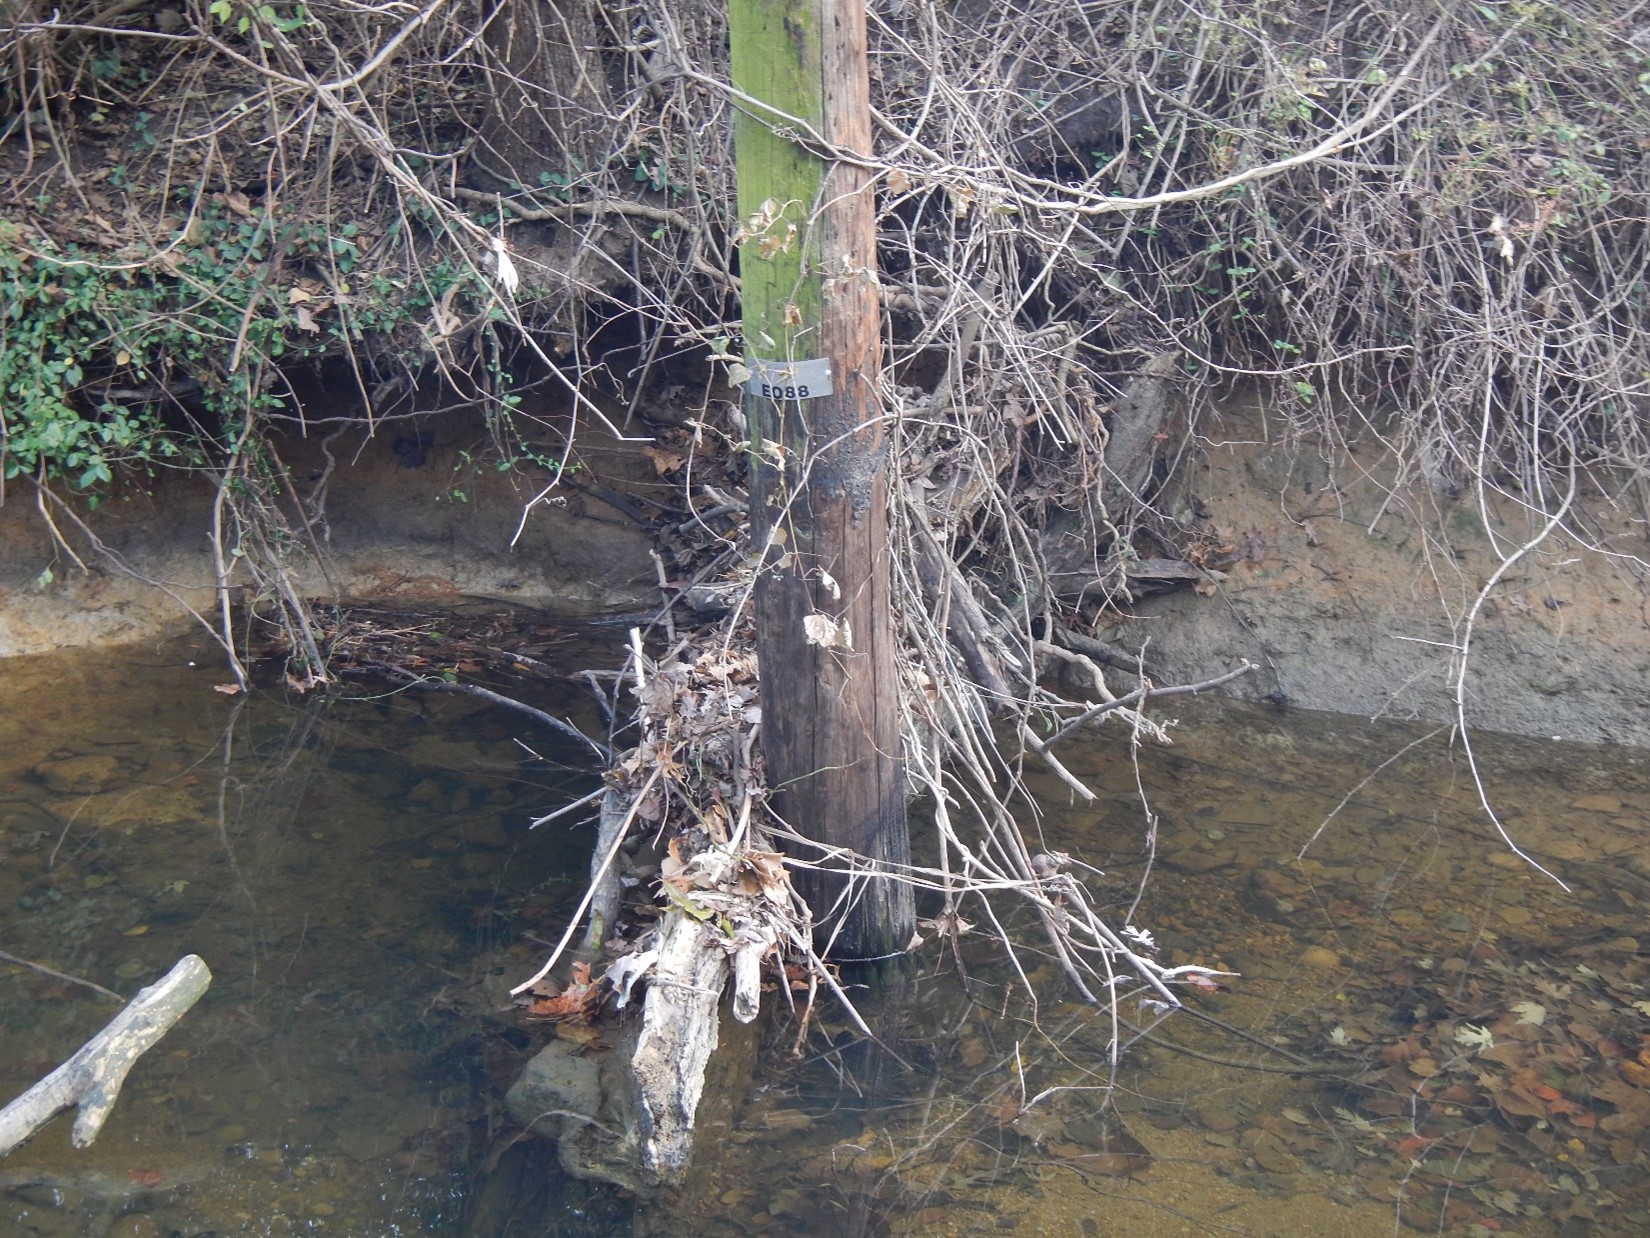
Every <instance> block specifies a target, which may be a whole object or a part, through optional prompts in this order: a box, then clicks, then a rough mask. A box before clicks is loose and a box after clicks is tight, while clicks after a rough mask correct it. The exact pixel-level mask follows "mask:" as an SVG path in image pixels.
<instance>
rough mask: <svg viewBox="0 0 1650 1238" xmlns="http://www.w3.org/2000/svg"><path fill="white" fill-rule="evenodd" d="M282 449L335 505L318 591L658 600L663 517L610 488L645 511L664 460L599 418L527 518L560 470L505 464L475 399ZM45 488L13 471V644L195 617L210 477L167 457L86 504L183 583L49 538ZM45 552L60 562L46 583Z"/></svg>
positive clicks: (555, 601) (104, 527)
mask: <svg viewBox="0 0 1650 1238" xmlns="http://www.w3.org/2000/svg"><path fill="white" fill-rule="evenodd" d="M281 450H282V453H283V455H284V457H285V459H286V461H287V463H288V464H289V465H291V466H292V469H293V472H294V475H295V477H296V479H297V482H298V486H299V489H300V495H301V497H302V498H304V499H306V500H307V499H308V498H309V497H310V491H311V490H313V488H314V487H316V486H318V485H321V484H322V483H323V479H324V488H325V493H324V500H325V504H324V511H325V520H324V522H321V523H318V524H317V525H316V531H317V534H318V536H319V537H321V538H323V539H324V543H325V548H326V551H327V561H328V564H329V567H330V569H331V573H332V580H331V581H329V580H328V579H327V578H326V577H324V576H323V575H322V574H321V573H319V572H318V571H316V570H314V565H313V564H311V563H306V561H305V560H304V559H302V558H301V557H300V558H298V559H296V560H295V562H296V563H297V565H298V566H299V568H300V569H301V570H303V569H306V568H307V569H308V570H303V589H304V591H305V592H307V593H309V594H311V595H314V596H317V597H329V596H337V597H339V598H340V599H342V600H344V601H373V602H381V603H389V604H394V605H402V606H406V607H409V608H416V607H417V606H419V605H430V604H440V605H449V606H450V605H455V604H459V603H462V602H465V601H483V602H485V601H491V602H495V603H498V604H501V605H503V604H509V605H514V606H532V607H540V608H543V609H545V610H549V611H552V612H554V613H558V614H590V613H594V612H599V611H605V610H614V609H626V608H633V607H638V606H646V605H653V604H656V603H657V601H658V597H659V594H658V589H657V585H656V576H655V574H654V569H653V565H652V562H651V560H650V559H649V558H648V549H649V547H650V546H651V544H652V539H651V535H650V533H649V532H648V531H647V530H646V529H645V528H643V527H642V525H641V524H640V523H639V522H638V520H636V519H634V518H633V517H632V515H631V514H630V513H627V512H626V511H624V510H621V508H620V507H616V506H614V505H613V504H612V503H610V502H608V501H605V500H604V499H603V498H601V497H599V495H600V494H603V493H605V494H609V495H612V496H621V495H622V496H627V499H626V500H625V501H628V503H629V505H630V506H631V508H632V510H633V511H636V510H641V511H645V510H646V509H647V502H648V496H649V494H650V492H651V491H652V490H653V489H654V488H655V487H656V486H657V483H656V482H655V481H653V480H652V478H653V475H654V470H653V468H652V467H651V465H649V464H648V463H647V461H646V460H644V459H641V458H639V457H638V456H636V454H635V453H634V452H633V451H630V450H625V449H623V448H622V447H621V445H620V444H618V443H616V442H614V441H612V440H611V439H610V438H607V437H604V436H603V435H602V434H601V433H600V432H599V430H598V429H596V428H581V429H580V432H579V451H578V453H577V455H576V456H575V457H574V458H573V463H574V464H575V465H576V466H577V468H576V469H575V470H573V471H570V473H569V475H568V479H567V481H566V483H564V484H563V485H562V486H561V487H560V488H558V489H557V490H556V491H555V492H554V500H553V501H550V502H544V503H540V504H538V505H537V506H536V507H534V509H533V510H532V512H531V513H530V514H529V515H528V516H527V517H526V519H525V521H524V519H523V507H524V505H525V504H526V503H527V502H528V501H529V500H530V499H532V498H533V496H534V495H535V494H537V493H538V492H539V491H540V490H542V489H543V487H544V486H545V485H546V484H547V483H548V480H549V474H548V473H547V472H544V471H542V470H535V469H532V468H531V467H528V468H526V469H523V470H520V471H517V472H513V473H512V472H501V471H500V470H499V469H498V468H496V467H495V466H494V463H493V461H494V460H496V454H495V453H494V452H493V451H492V448H491V444H490V442H489V439H488V435H487V432H486V429H485V427H484V426H483V425H482V424H481V422H480V419H479V418H477V417H474V416H470V415H466V414H449V415H443V416H439V417H432V418H428V419H421V420H420V421H419V422H418V423H417V426H416V429H406V430H396V429H393V428H385V429H383V430H381V431H380V433H379V434H378V435H376V436H375V437H372V438H368V437H366V435H365V434H364V433H354V432H352V433H348V434H345V435H341V436H339V438H337V439H335V440H333V442H332V443H331V444H330V446H329V447H328V449H327V450H328V451H330V453H331V456H332V458H333V459H334V460H335V461H336V464H335V465H334V466H333V468H332V471H331V473H330V474H327V472H326V469H327V456H326V453H325V452H324V451H323V449H322V446H321V443H320V440H319V439H318V438H309V439H298V440H293V441H289V442H286V443H283V444H282V446H281ZM661 497H662V495H661ZM33 500H34V496H33V493H32V492H31V491H29V490H28V489H27V488H26V487H20V486H18V485H17V484H16V483H12V485H11V486H10V488H9V489H8V491H7V493H6V501H5V504H4V506H3V507H0V657H8V656H13V655H17V654H26V653H39V652H43V651H46V650H50V649H62V648H67V647H72V646H83V645H102V644H116V643H120V642H127V641H140V640H147V639H151V638H153V637H156V636H163V635H171V634H174V633H176V632H178V631H180V630H182V629H183V628H185V627H187V626H188V625H189V624H191V623H192V622H193V620H191V619H190V618H189V616H188V614H187V612H186V611H185V610H184V609H183V604H184V603H186V604H187V605H189V606H192V607H194V608H195V609H196V610H198V611H200V612H202V613H203V614H208V615H210V613H211V612H212V608H213V607H214V606H215V604H216V602H215V595H214V592H213V568H212V554H211V548H210V530H211V528H212V492H211V487H210V486H209V485H208V484H206V483H205V482H203V481H201V480H199V479H197V478H193V477H189V476H178V477H173V476H167V475H162V476H161V477H159V478H157V480H156V484H155V485H154V486H153V487H152V488H150V489H149V490H144V489H141V488H137V487H127V488H125V489H123V490H122V491H120V492H119V493H117V494H116V495H115V496H114V497H113V498H111V499H108V500H106V501H105V502H104V503H103V504H101V505H100V506H99V507H98V508H97V510H96V511H94V512H91V513H84V512H83V513H82V514H83V518H84V519H85V521H86V523H87V525H88V526H89V527H90V528H91V529H92V531H93V532H94V533H95V534H96V536H97V537H98V538H99V539H101V540H102V541H103V542H104V544H105V545H107V546H108V547H109V549H111V550H112V551H114V552H115V554H117V555H118V556H119V558H120V560H121V561H122V562H124V563H125V564H127V565H129V566H130V567H131V568H132V569H133V570H134V571H135V572H137V573H141V574H142V575H143V576H146V577H149V578H151V579H153V580H156V581H161V582H163V583H164V584H165V585H166V586H167V588H168V589H169V590H170V591H171V593H172V594H174V595H175V596H168V594H167V593H165V592H162V591H161V590H158V589H155V588H153V587H151V586H149V585H147V584H144V583H143V582H142V581H140V580H138V579H136V578H134V577H133V576H132V575H131V574H128V573H125V572H122V571H121V570H119V568H118V567H116V566H115V564H114V563H113V562H112V561H111V559H110V557H109V556H107V555H100V554H98V553H97V552H96V551H95V550H94V549H93V548H92V547H91V546H90V544H89V542H88V539H87V538H86V537H85V536H84V535H83V534H82V533H80V532H79V531H77V530H75V529H74V527H73V526H72V524H70V523H69V522H68V521H66V520H64V519H62V518H59V519H58V520H57V521H56V524H57V527H58V529H59V531H60V532H61V533H62V534H63V535H64V537H65V538H66V540H67V541H68V542H69V543H70V545H71V546H73V548H74V551H75V553H76V554H78V555H79V556H80V557H81V559H82V560H83V562H84V563H85V566H86V569H87V570H85V571H82V570H81V569H80V568H79V567H77V566H76V564H75V563H74V561H73V560H72V559H71V558H70V557H69V556H68V554H67V553H65V552H64V551H63V550H62V548H61V547H59V546H56V545H54V542H53V538H52V536H51V531H50V529H49V528H48V527H47V525H46V522H45V521H44V520H43V519H42V518H41V515H40V513H39V512H38V511H37V510H36V508H35V505H34V501H33ZM518 527H519V528H520V530H521V535H520V537H519V538H516V533H517V529H518ZM512 539H515V544H514V545H513V546H512V544H511V542H512ZM46 568H50V569H51V575H52V580H51V583H49V584H41V583H40V576H41V572H42V570H43V569H46ZM231 583H233V584H241V583H244V577H243V576H240V575H236V576H234V577H232V579H231Z"/></svg>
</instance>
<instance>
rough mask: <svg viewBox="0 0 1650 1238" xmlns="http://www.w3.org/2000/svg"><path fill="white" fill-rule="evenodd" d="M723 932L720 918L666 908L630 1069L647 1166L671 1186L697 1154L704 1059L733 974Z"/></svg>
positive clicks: (640, 1145)
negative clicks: (706, 919) (696, 1124)
mask: <svg viewBox="0 0 1650 1238" xmlns="http://www.w3.org/2000/svg"><path fill="white" fill-rule="evenodd" d="M721 938H722V932H721V930H720V929H718V928H717V927H715V926H714V925H713V924H709V923H706V922H704V921H701V920H696V919H694V918H693V917H692V916H690V915H687V914H685V913H684V912H682V911H670V912H667V913H666V915H665V918H664V923H663V924H662V925H661V926H660V929H659V946H658V949H659V958H658V961H657V962H655V963H654V965H653V971H652V974H651V975H650V976H649V978H648V990H647V1000H646V1001H645V1002H644V1004H643V1007H642V1030H641V1033H640V1035H638V1037H637V1038H636V1050H635V1052H634V1053H633V1054H632V1055H631V1059H630V1069H631V1073H632V1077H633V1078H634V1079H635V1084H636V1118H637V1121H636V1127H637V1130H636V1136H637V1144H638V1150H639V1152H640V1153H641V1159H642V1166H643V1168H644V1169H645V1170H646V1171H647V1173H648V1175H649V1176H650V1177H651V1178H652V1179H653V1180H654V1181H655V1182H657V1183H659V1184H662V1185H665V1186H675V1185H677V1184H678V1183H679V1182H680V1181H681V1177H682V1174H683V1173H684V1171H685V1170H686V1169H687V1166H688V1161H689V1160H690V1159H691V1157H692V1155H693V1126H694V1116H695V1114H696V1113H697V1112H698V1109H699V1096H700V1093H701V1092H703V1091H704V1086H705V1065H706V1063H708V1062H709V1061H710V1055H711V1054H712V1053H714V1052H715V1051H716V1029H717V1023H718V1021H719V1020H718V1013H717V1008H718V1006H719V1005H720V1004H721V1000H722V988H723V986H724V985H725V984H726V983H727V980H728V953H727V951H726V950H724V949H723V948H722V943H721Z"/></svg>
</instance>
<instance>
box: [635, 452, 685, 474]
mask: <svg viewBox="0 0 1650 1238" xmlns="http://www.w3.org/2000/svg"><path fill="white" fill-rule="evenodd" d="M642 454H643V455H644V456H646V457H647V458H648V459H649V460H651V461H653V468H654V471H655V472H656V473H658V474H659V476H661V477H663V476H664V475H665V474H666V473H671V472H674V471H675V470H677V469H679V468H681V467H682V466H683V465H684V464H686V463H687V461H688V458H687V456H686V455H685V454H684V453H682V452H679V451H666V450H661V449H660V448H657V447H644V448H642Z"/></svg>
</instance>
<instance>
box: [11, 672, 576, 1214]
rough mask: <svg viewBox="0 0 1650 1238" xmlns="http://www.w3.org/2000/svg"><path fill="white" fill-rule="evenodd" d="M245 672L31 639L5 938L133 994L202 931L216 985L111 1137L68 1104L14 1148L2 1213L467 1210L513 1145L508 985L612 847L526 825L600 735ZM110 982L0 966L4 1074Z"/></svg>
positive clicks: (19, 709)
mask: <svg viewBox="0 0 1650 1238" xmlns="http://www.w3.org/2000/svg"><path fill="white" fill-rule="evenodd" d="M191 658H193V659H194V660H195V661H197V662H198V663H199V665H198V666H191V665H190V664H189V663H190V660H191ZM222 678H224V676H223V674H222V671H221V668H220V667H219V666H218V665H217V664H216V663H215V662H214V660H213V659H212V658H211V655H210V653H209V652H207V651H198V650H197V651H191V650H190V649H188V648H183V647H178V646H168V647H166V648H164V649H162V650H160V651H158V652H150V651H142V652H138V653H127V654H125V655H122V656H116V655H100V656H96V657H86V656H72V657H71V656H62V657H54V658H51V659H41V660H28V661H16V662H10V663H8V664H7V667H6V676H5V680H4V683H3V686H0V693H3V696H4V699H3V700H0V949H4V950H5V951H6V952H7V953H9V954H11V955H14V956H17V957H20V958H23V959H28V960H31V961H34V962H38V963H42V964H46V965H48V966H50V967H53V968H55V969H57V970H59V971H62V972H66V973H69V974H71V975H75V976H80V977H84V978H86V979H88V980H92V981H95V982H97V983H100V984H103V985H106V986H108V987H109V988H112V989H115V990H117V991H119V992H121V993H123V994H127V995H130V994H131V993H134V992H135V991H136V990H137V989H138V988H140V987H142V986H143V985H145V984H148V983H151V982H152V981H153V980H155V979H156V978H158V977H159V976H160V975H162V974H163V973H164V972H165V971H166V970H167V969H168V968H169V967H170V966H171V965H172V964H173V963H174V962H175V961H176V960H177V959H178V958H180V957H181V956H183V955H184V954H186V953H189V952H195V953H198V954H200V955H201V956H202V957H203V958H204V959H206V961H207V963H208V965H209V966H210V967H211V968H212V971H213V973H214V982H213V985H212V987H211V989H210V990H209V991H208V993H207V995H206V997H205V998H204V999H202V1001H201V1002H200V1004H199V1005H197V1006H196V1007H195V1008H194V1009H193V1010H192V1011H191V1012H189V1014H187V1015H186V1016H185V1017H184V1019H183V1020H182V1021H181V1022H180V1023H179V1025H178V1026H177V1027H176V1028H174V1029H173V1031H172V1032H171V1033H170V1034H169V1035H168V1036H167V1037H166V1038H165V1039H164V1040H162V1041H161V1042H160V1044H159V1045H158V1046H157V1047H156V1049H154V1050H153V1051H151V1053H150V1054H148V1055H147V1056H146V1057H144V1058H143V1059H142V1060H141V1061H140V1062H139V1064H138V1066H137V1067H136V1069H135V1070H134V1071H133V1073H132V1076H131V1078H130V1080H129V1081H128V1083H127V1086H126V1088H125V1091H124V1093H123V1094H122V1096H121V1098H120V1101H119V1103H118V1104H117V1105H116V1107H115V1109H114V1114H113V1117H112V1118H111V1120H110V1121H109V1123H108V1125H107V1126H106V1127H105V1128H104V1130H103V1133H102V1135H101V1136H100V1137H99V1139H98V1141H97V1142H96V1144H94V1145H93V1147H92V1148H90V1149H88V1150H86V1151H82V1152H76V1151H73V1150H72V1149H70V1147H69V1143H68V1126H69V1121H68V1119H67V1118H66V1117H65V1118H62V1119H59V1120H58V1121H57V1122H56V1123H54V1124H53V1125H52V1126H50V1127H49V1128H47V1129H46V1130H45V1131H43V1132H42V1133H41V1134H39V1135H38V1136H36V1138H35V1139H34V1140H33V1141H32V1142H31V1143H29V1144H28V1145H26V1146H25V1147H23V1148H22V1149H19V1150H18V1151H16V1152H14V1153H13V1154H12V1155H11V1156H10V1157H8V1158H6V1159H5V1160H3V1161H0V1233H4V1234H8V1235H9V1234H13V1233H20V1234H32V1233H40V1234H54V1235H55V1234H76V1235H83V1234H92V1235H102V1234H104V1233H110V1234H118V1235H123V1236H125V1238H137V1236H139V1235H147V1234H156V1235H159V1234H172V1233H179V1234H185V1235H196V1234H202V1233H207V1232H215V1233H225V1234H228V1233H237V1234H239V1233H246V1234H272V1235H276V1234H289V1233H309V1232H328V1233H336V1234H347V1235H375V1234H401V1233H419V1232H426V1231H436V1230H443V1229H446V1230H451V1229H453V1228H455V1227H456V1226H457V1225H458V1224H459V1221H460V1217H461V1214H462V1212H463V1209H464V1205H465V1194H466V1189H465V1188H466V1184H467V1181H468V1176H467V1171H473V1170H474V1169H475V1168H476V1166H477V1165H478V1164H480V1163H481V1161H482V1159H483V1157H485V1156H486V1155H487V1153H488V1151H489V1146H488V1141H489V1137H490V1134H491V1128H490V1127H489V1124H488V1120H487V1111H486V1105H487V1103H488V1100H489V1098H492V1097H496V1095H497V1093H498V1091H499V1090H500V1088H501V1087H502V1086H503V1085H507V1083H508V1082H509V1080H510V1078H511V1077H512V1076H513V1074H514V1072H515V1071H516V1070H518V1069H519V1066H520V1063H521V1061H522V1060H523V1050H524V1047H525V1046H526V1044H527V1036H526V1034H525V1033H523V1032H521V1031H519V1030H518V1029H517V1028H515V1027H514V1026H513V1020H512V1019H511V1018H510V1017H509V1016H507V1015H499V1014H498V1013H497V1011H498V1009H499V1008H500V1007H501V1006H504V1005H505V1004H506V1003H505V1002H504V1001H503V1000H501V999H502V998H503V996H504V991H505V990H506V989H507V988H508V987H509V984H510V983H512V982H513V981H514V980H515V979H519V977H520V976H521V975H522V974H524V971H525V970H526V965H527V964H528V963H529V962H531V961H532V960H533V959H534V958H535V956H536V955H537V953H538V951H539V950H540V949H541V947H539V946H537V945H535V944H534V943H533V942H532V941H531V940H529V935H530V934H538V935H542V933H544V932H548V931H549V929H550V927H552V926H555V927H559V925H558V924H557V923H556V921H555V916H556V915H557V914H565V911H563V910H562V908H563V905H564V904H565V902H566V899H567V897H568V895H569V894H572V895H574V896H576V895H577V893H578V892H579V883H580V881H581V880H582V878H581V876H580V874H581V873H582V872H583V870H584V869H585V868H586V866H587V864H588V858H587V855H588V846H589V843H588V837H587V835H588V832H587V831H571V830H567V829H563V830H560V831H556V832H552V831H551V830H549V829H546V830H541V831H538V832H537V833H534V834H532V835H529V834H528V833H527V831H526V825H527V822H528V821H529V820H530V819H531V817H533V816H535V815H538V814H540V813H542V812H543V811H545V809H546V806H547V805H554V804H555V803H557V802H560V801H561V800H563V799H564V798H566V795H567V790H566V789H567V788H571V787H574V786H577V788H578V789H579V791H581V792H582V791H583V790H586V789H588V787H589V786H590V783H589V780H588V778H585V779H582V780H581V779H580V778H579V777H578V776H577V775H575V774H573V773H570V772H567V771H568V770H570V769H576V768H581V767H582V758H581V757H580V755H579V754H578V753H576V752H571V751H567V750H565V749H564V748H560V747H558V746H557V744H556V741H555V740H554V739H549V740H547V739H546V738H545V737H544V736H543V735H535V734H533V733H532V732H531V731H529V730H526V729H525V728H524V727H523V726H522V725H521V723H520V722H519V720H518V719H516V718H515V717H513V716H512V715H508V714H503V713H500V712H499V711H496V710H493V709H489V708H477V707H476V703H475V702H472V701H469V700H467V699H463V698H453V697H450V696H439V697H435V696H420V695H415V694H409V693H400V694H388V695H384V696H381V697H379V698H378V699H376V700H371V701H350V702H334V703H328V702H324V701H319V700H315V701H309V702H304V701H297V700H294V701H290V702H289V701H286V700H283V699H280V698H279V697H276V696H256V697H254V698H252V699H250V700H243V699H239V698H233V697H229V696H226V695H224V694H222V693H219V692H215V691H213V684H214V683H215V682H216V681H218V680H221V679H222ZM357 691H359V689H357ZM518 735H520V736H522V737H523V738H524V739H526V740H527V741H528V742H530V743H531V744H532V745H533V747H534V749H535V750H536V751H537V752H538V753H540V754H542V755H544V756H546V757H548V758H550V759H549V760H547V761H535V760H533V759H531V758H530V757H529V755H528V754H527V753H526V752H525V751H524V750H523V749H522V748H521V747H520V746H518V745H517V744H516V743H515V742H514V740H515V737H516V736H518ZM558 759H562V760H566V761H567V762H568V766H567V767H565V768H564V767H561V766H559V765H558V764H557V761H558ZM117 1008H118V1007H116V1005H115V1003H114V1002H113V1001H111V1000H108V999H106V998H103V997H100V996H98V995H97V994H96V993H94V992H92V991H90V990H88V989H86V988H81V987H77V986H73V985H67V984H64V983H62V982H60V981H57V980H53V979H51V978H50V977H47V976H44V975H42V974H40V973H39V972H36V971H33V970H29V969H27V968H23V967H20V966H17V965H14V964H9V963H5V962H3V961H0V1097H10V1096H11V1095H14V1094H16V1093H17V1092H19V1091H21V1090H22V1089H23V1088H24V1087H26V1086H28V1085H29V1084H31V1083H32V1082H34V1081H35V1079H37V1078H38V1077H40V1076H41V1075H43V1074H45V1073H46V1072H47V1071H48V1070H50V1069H51V1068H52V1067H54V1066H55V1065H56V1064H57V1063H58V1062H59V1061H60V1060H62V1058H64V1057H66V1056H67V1055H68V1054H69V1053H70V1052H72V1051H73V1050H74V1049H76V1048H78V1047H79V1045H80V1044H81V1043H82V1041H83V1040H84V1039H85V1038H86V1037H87V1036H89V1035H90V1034H91V1033H92V1032H93V1031H95V1030H96V1029H97V1028H99V1027H101V1026H102V1025H103V1023H104V1022H105V1021H106V1020H107V1019H108V1018H109V1017H110V1016H111V1015H112V1014H113V1013H114V1011H115V1010H116V1009H117ZM587 1193H588V1192H585V1191H584V1190H583V1189H582V1188H580V1189H578V1190H577V1191H576V1192H575V1194H574V1195H573V1196H570V1197H569V1200H568V1201H567V1203H566V1206H567V1207H568V1208H573V1207H576V1206H579V1205H578V1200H579V1199H582V1197H583V1195H584V1194H587Z"/></svg>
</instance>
